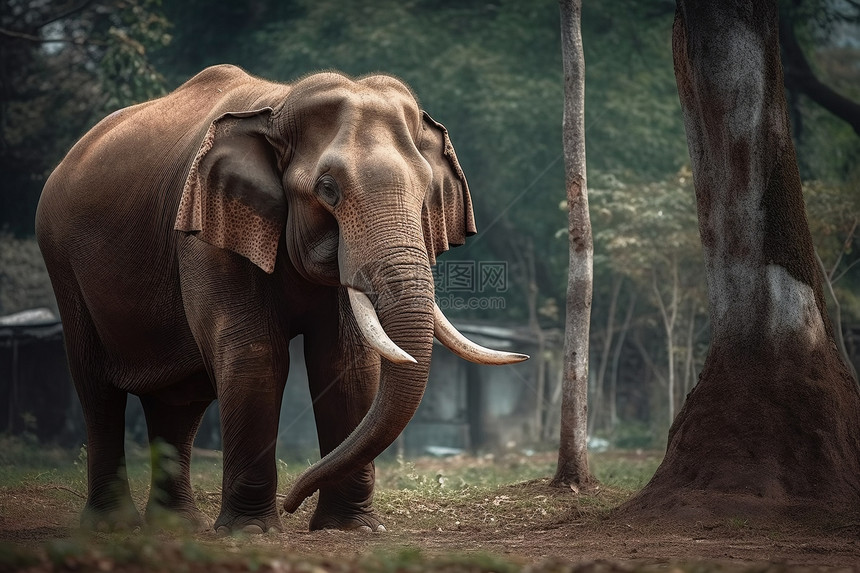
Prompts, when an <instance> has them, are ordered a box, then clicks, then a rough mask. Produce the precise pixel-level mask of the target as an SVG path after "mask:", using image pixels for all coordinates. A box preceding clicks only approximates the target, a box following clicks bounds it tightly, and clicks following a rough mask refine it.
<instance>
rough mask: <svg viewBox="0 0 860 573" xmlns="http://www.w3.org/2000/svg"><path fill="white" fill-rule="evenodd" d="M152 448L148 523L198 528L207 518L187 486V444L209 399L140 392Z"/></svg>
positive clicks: (188, 469) (188, 472)
mask: <svg viewBox="0 0 860 573" xmlns="http://www.w3.org/2000/svg"><path fill="white" fill-rule="evenodd" d="M140 401H141V403H142V404H143V411H144V413H145V414H146V425H147V428H148V430H149V445H150V448H151V451H152V454H151V457H152V487H151V488H150V490H149V502H148V503H147V505H146V520H147V521H148V522H149V523H150V524H158V525H164V526H171V525H173V523H171V521H172V520H174V519H176V518H179V519H180V520H181V521H180V523H179V525H182V526H190V527H191V528H192V529H195V530H201V529H204V528H208V527H209V526H210V525H211V521H210V519H209V518H208V517H206V515H205V514H204V513H203V512H201V511H200V510H199V509H198V508H197V504H196V503H195V501H194V492H193V491H192V489H191V446H192V445H193V443H194V436H195V435H196V434H197V429H198V428H199V427H200V421H201V420H202V419H203V414H204V413H205V412H206V407H207V406H208V405H209V401H203V402H191V403H188V404H177V405H174V404H168V403H166V402H163V401H162V400H160V399H159V398H157V397H154V396H141V398H140Z"/></svg>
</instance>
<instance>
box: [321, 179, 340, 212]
mask: <svg viewBox="0 0 860 573" xmlns="http://www.w3.org/2000/svg"><path fill="white" fill-rule="evenodd" d="M316 193H317V195H318V196H319V198H320V199H321V200H322V201H323V202H324V203H325V204H326V205H328V206H329V207H335V206H337V204H338V203H339V202H340V191H339V190H338V188H337V183H335V181H334V179H333V178H332V177H331V176H329V175H325V176H323V178H322V179H320V180H319V182H318V183H317V188H316Z"/></svg>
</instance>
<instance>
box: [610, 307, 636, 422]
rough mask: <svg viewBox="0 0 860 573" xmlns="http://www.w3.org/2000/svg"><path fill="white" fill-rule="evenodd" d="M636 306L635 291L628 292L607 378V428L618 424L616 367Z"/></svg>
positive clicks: (619, 360) (617, 366)
mask: <svg viewBox="0 0 860 573" xmlns="http://www.w3.org/2000/svg"><path fill="white" fill-rule="evenodd" d="M635 307H636V293H635V292H631V293H630V302H629V303H627V313H626V314H625V315H624V324H623V325H622V326H621V332H620V333H619V334H618V341H617V342H616V343H615V351H614V352H613V354H612V374H611V375H610V379H609V430H610V431H614V430H615V426H617V425H618V368H619V364H620V362H621V350H622V349H623V348H624V340H625V339H626V338H627V332H628V331H629V330H630V323H631V321H632V320H633V309H634V308H635Z"/></svg>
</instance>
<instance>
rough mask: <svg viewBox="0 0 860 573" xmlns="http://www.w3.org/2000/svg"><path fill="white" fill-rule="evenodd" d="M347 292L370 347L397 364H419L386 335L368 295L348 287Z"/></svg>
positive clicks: (359, 325) (356, 318) (359, 326)
mask: <svg viewBox="0 0 860 573" xmlns="http://www.w3.org/2000/svg"><path fill="white" fill-rule="evenodd" d="M346 291H347V293H349V302H350V304H351V305H352V313H353V314H354V315H355V320H356V322H358V328H359V330H361V333H362V334H363V335H364V338H365V339H367V341H368V342H369V343H370V345H371V346H373V348H375V349H376V351H377V352H379V353H380V354H381V355H382V356H384V357H385V358H387V359H388V360H390V361H391V362H394V363H396V364H408V363H410V362H411V363H413V364H415V363H417V362H418V361H417V360H415V359H414V358H412V357H411V356H410V355H409V354H408V353H407V352H406V351H404V350H403V349H402V348H400V347H399V346H397V345H396V344H394V341H393V340H391V339H390V338H389V337H388V335H387V334H385V330H384V329H383V328H382V325H381V324H379V317H378V316H376V310H375V309H374V308H373V303H371V302H370V299H369V298H367V295H366V294H364V293H363V292H359V291H357V290H355V289H354V288H351V287H347V289H346Z"/></svg>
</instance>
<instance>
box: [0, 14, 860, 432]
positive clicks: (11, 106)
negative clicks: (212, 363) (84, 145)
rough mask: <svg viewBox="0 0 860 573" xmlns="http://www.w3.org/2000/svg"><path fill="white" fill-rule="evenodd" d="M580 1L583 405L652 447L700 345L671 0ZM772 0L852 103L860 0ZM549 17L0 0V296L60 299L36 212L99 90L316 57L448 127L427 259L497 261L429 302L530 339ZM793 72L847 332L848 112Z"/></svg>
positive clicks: (556, 322)
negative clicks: (493, 304) (400, 90)
mask: <svg viewBox="0 0 860 573" xmlns="http://www.w3.org/2000/svg"><path fill="white" fill-rule="evenodd" d="M584 4H585V5H584V6H583V17H582V26H583V30H582V34H583V42H584V46H585V59H586V108H585V109H586V143H587V160H588V182H589V195H590V203H591V218H592V224H593V227H594V241H595V256H594V264H595V268H594V275H595V280H594V302H593V311H592V332H591V340H592V357H591V375H590V387H591V391H590V394H591V397H590V410H591V418H590V422H589V425H590V430H591V432H592V433H596V434H605V435H607V436H609V437H611V438H612V440H613V442H614V443H615V444H616V445H621V446H624V445H626V446H632V447H650V446H654V445H658V444H662V441H663V440H664V439H665V438H664V436H665V435H666V429H667V428H668V426H669V423H670V420H671V419H672V417H673V415H674V413H675V412H677V410H678V408H679V406H680V404H681V403H682V401H683V399H684V396H685V395H686V393H687V391H689V389H690V388H692V386H693V385H694V384H695V382H696V377H697V373H698V371H699V369H700V367H701V363H702V360H703V359H704V355H705V351H706V349H707V344H708V316H707V305H706V301H707V299H706V291H705V282H704V280H705V276H704V273H703V265H702V258H701V253H700V244H699V237H698V228H697V223H696V211H695V196H694V191H693V188H692V177H691V174H690V167H689V156H688V153H687V144H686V139H685V136H684V130H683V124H682V118H681V112H680V106H679V103H678V94H677V89H676V86H675V78H674V73H673V67H672V53H671V26H672V20H673V16H674V2H672V1H669V0H659V1H649V2H641V1H636V0H607V1H603V2H586V3H584ZM780 6H781V12H780V17H781V18H782V20H783V22H786V23H788V25H789V29H790V31H791V33H792V37H793V38H795V39H796V40H797V42H798V45H799V46H800V48H801V49H802V52H803V54H805V57H806V59H807V60H808V62H809V64H810V68H811V72H812V73H813V74H814V75H815V77H816V78H817V79H818V80H820V81H821V82H823V83H824V84H826V85H827V86H828V87H830V88H832V89H833V90H836V91H837V92H839V93H840V94H842V95H843V96H845V97H847V98H849V99H850V100H853V101H854V102H860V26H858V25H860V4H858V3H857V2H855V1H853V0H785V1H783V2H781V5H780ZM558 18H559V16H558V6H557V3H556V2H549V1H545V2H537V1H526V2H521V1H516V0H483V1H480V2H476V1H462V0H457V1H453V0H442V1H438V0H433V1H431V0H408V1H395V0H375V1H373V2H333V1H331V2H329V1H322V2H320V1H316V2H314V1H310V0H294V1H283V0H248V1H243V2H240V1H236V2H214V1H207V0H161V1H160V0H113V1H95V0H89V1H87V0H68V1H63V0H54V1H51V0H29V1H27V0H0V315H4V314H9V313H12V312H16V311H19V310H23V309H25V308H32V307H36V306H48V307H51V308H55V307H56V305H55V303H54V301H53V296H52V294H51V291H50V285H49V283H48V282H47V276H46V273H45V271H44V268H43V266H42V263H41V258H40V256H39V254H38V249H37V247H36V245H35V241H34V239H33V237H32V235H33V218H34V213H35V208H36V204H37V202H38V197H39V193H40V191H41V188H42V186H43V185H44V182H45V180H46V179H47V177H48V175H49V174H50V172H51V170H52V169H53V168H54V167H55V166H56V164H57V163H58V162H59V161H60V160H61V159H62V157H63V155H64V154H65V153H66V152H67V151H68V149H69V148H70V147H71V146H72V145H73V144H74V142H75V141H76V140H77V139H78V138H79V137H80V136H81V135H83V133H85V132H86V130H87V129H89V128H90V127H92V126H93V125H94V124H95V123H96V122H97V121H99V120H100V119H101V118H102V117H104V116H105V115H107V114H108V113H110V112H112V111H114V110H116V109H118V108H120V107H124V106H126V105H130V104H133V103H136V102H139V101H143V100H146V99H150V98H152V97H157V96H159V95H161V94H164V93H166V92H167V91H170V90H172V89H174V88H175V87H177V86H178V85H180V84H181V83H182V82H183V81H185V80H187V79H188V78H190V77H191V76H192V75H194V74H195V73H197V72H198V71H200V70H201V69H202V68H204V67H205V66H208V65H212V64H218V63H232V64H236V65H238V66H241V67H243V68H244V69H245V70H247V71H248V72H250V73H252V74H255V75H259V76H262V77H265V78H268V79H272V80H277V81H283V82H290V81H293V80H295V79H296V78H298V77H301V76H303V75H305V74H308V73H311V72H314V71H319V70H323V69H336V70H340V71H342V72H345V73H347V74H351V75H362V74H367V73H371V72H378V71H381V72H385V73H389V74H393V75H395V76H398V77H400V78H401V79H403V80H404V81H406V82H407V83H408V84H409V85H410V86H411V87H412V88H413V89H414V91H415V93H416V94H417V96H418V98H419V100H420V101H421V104H422V107H424V109H426V110H427V111H428V112H429V113H430V114H431V115H432V116H433V117H434V118H435V119H436V120H437V121H440V122H442V123H443V124H445V125H446V126H447V127H448V129H449V131H450V133H451V137H452V140H453V142H454V145H455V147H456V149H457V154H458V157H459V159H460V162H461V164H462V166H463V169H464V171H465V173H466V175H467V178H468V179H469V182H470V186H471V189H472V196H473V200H474V202H475V211H476V217H477V221H478V230H479V234H478V235H477V236H476V237H474V238H472V239H471V240H470V241H469V242H468V243H467V245H466V246H464V247H460V248H458V249H455V250H452V251H450V252H448V253H447V254H446V255H445V256H443V257H442V258H441V259H440V260H441V261H443V262H446V263H456V262H458V261H466V262H469V261H491V262H496V263H503V264H504V266H505V268H506V270H507V273H506V277H507V282H506V285H505V287H506V288H505V289H503V290H504V292H494V293H493V294H499V295H501V296H503V297H504V304H503V306H504V309H503V310H499V309H492V310H488V309H484V308H481V306H482V305H481V304H476V305H475V308H460V309H457V308H452V309H446V312H447V313H448V314H449V315H450V316H451V317H452V318H454V319H458V318H459V319H470V320H478V321H484V320H490V321H494V322H501V323H505V324H509V325H522V326H527V327H529V328H531V329H533V330H534V331H535V333H536V336H537V337H538V338H541V339H543V338H542V337H543V333H544V332H546V331H551V330H553V329H555V330H557V329H560V328H562V327H563V319H564V317H563V316H562V314H563V308H564V296H565V288H566V279H567V272H566V265H567V245H568V241H567V235H566V218H567V216H566V205H565V203H564V198H565V186H564V169H563V160H562V149H561V114H562V103H563V92H562V89H563V85H562V66H561V52H560V47H559V22H558ZM787 77H791V74H787ZM802 81H803V79H802V78H801V80H800V83H798V82H797V81H795V82H793V84H792V82H787V96H788V101H789V106H790V115H791V122H792V128H793V135H794V139H795V145H796V147H797V150H798V160H799V167H800V171H801V177H802V179H803V181H804V191H805V195H806V200H807V214H808V218H809V221H810V226H811V228H812V232H813V236H814V239H815V243H816V248H817V251H818V253H819V255H820V258H821V262H822V267H823V269H824V272H825V274H826V276H827V278H828V281H827V283H829V284H832V293H831V295H830V297H829V299H828V304H829V305H830V308H831V312H832V314H834V315H835V314H836V310H837V308H838V310H839V315H840V316H839V317H838V318H839V320H840V322H841V323H842V324H843V325H847V326H846V330H847V329H848V327H850V326H851V325H860V250H858V247H860V233H858V229H857V226H858V221H860V132H858V131H856V129H857V128H856V127H852V125H851V124H850V123H848V122H846V121H843V119H840V118H838V117H836V116H835V115H833V114H832V113H830V112H829V111H828V110H826V109H825V108H823V107H821V106H819V105H818V104H816V103H815V102H814V101H812V100H811V99H810V98H809V97H807V96H806V95H805V94H806V93H807V90H805V89H803V88H804V86H803V84H802ZM478 294H479V293H478ZM835 301H838V303H839V304H838V306H837V305H836V304H834V302H835ZM479 302H480V301H479ZM834 318H837V317H836V316H834ZM855 328H856V329H857V330H858V331H860V326H855ZM858 337H860V334H858ZM850 343H851V341H850V340H849V346H850ZM857 344H858V345H860V338H858V341H857ZM551 350H552V349H548V352H549V351H551ZM858 352H860V349H858Z"/></svg>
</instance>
